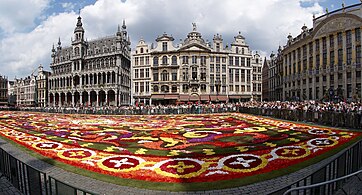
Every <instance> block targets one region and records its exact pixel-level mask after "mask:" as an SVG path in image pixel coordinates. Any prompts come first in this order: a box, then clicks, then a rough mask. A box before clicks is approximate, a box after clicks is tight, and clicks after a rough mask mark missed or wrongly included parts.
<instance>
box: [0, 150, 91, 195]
mask: <svg viewBox="0 0 362 195" xmlns="http://www.w3.org/2000/svg"><path fill="white" fill-rule="evenodd" d="M0 174H1V177H5V178H6V179H7V180H9V181H10V182H11V184H12V185H13V186H14V187H15V188H17V189H18V190H19V191H20V192H21V193H22V194H25V195H33V194H34V195H48V194H50V195H53V194H55V195H60V194H67V195H68V194H69V195H72V194H73V195H78V194H83V195H96V193H93V192H90V191H87V190H83V189H80V188H77V187H74V186H72V185H69V184H66V183H64V182H61V181H59V180H57V179H55V178H53V177H51V176H47V175H46V174H45V173H43V172H41V171H39V170H37V169H36V168H34V167H32V166H30V165H27V164H25V163H24V162H21V161H20V160H18V159H17V158H15V157H14V156H12V155H10V154H9V153H7V152H6V151H5V150H3V149H2V148H0Z"/></svg>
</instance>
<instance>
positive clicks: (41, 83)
mask: <svg viewBox="0 0 362 195" xmlns="http://www.w3.org/2000/svg"><path fill="white" fill-rule="evenodd" d="M49 76H50V72H48V71H45V70H44V69H43V66H42V65H39V67H38V76H37V77H36V83H37V87H36V91H37V96H36V99H37V106H39V107H47V106H48V101H49V100H48V79H49Z"/></svg>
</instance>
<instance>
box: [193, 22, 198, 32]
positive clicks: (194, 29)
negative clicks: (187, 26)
mask: <svg viewBox="0 0 362 195" xmlns="http://www.w3.org/2000/svg"><path fill="white" fill-rule="evenodd" d="M196 30H197V28H196V23H195V22H193V23H192V31H196Z"/></svg>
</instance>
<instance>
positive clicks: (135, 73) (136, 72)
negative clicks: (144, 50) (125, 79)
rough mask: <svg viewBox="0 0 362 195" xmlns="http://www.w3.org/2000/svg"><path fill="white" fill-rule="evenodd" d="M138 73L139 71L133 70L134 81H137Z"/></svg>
mask: <svg viewBox="0 0 362 195" xmlns="http://www.w3.org/2000/svg"><path fill="white" fill-rule="evenodd" d="M138 71H139V70H138V69H135V70H134V78H135V79H138V76H139V75H138Z"/></svg>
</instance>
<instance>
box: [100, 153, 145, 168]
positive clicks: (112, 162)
mask: <svg viewBox="0 0 362 195" xmlns="http://www.w3.org/2000/svg"><path fill="white" fill-rule="evenodd" d="M144 162H145V160H143V159H142V158H139V157H136V156H128V155H119V156H111V157H107V158H103V159H102V160H100V161H98V163H97V164H98V166H99V167H101V168H102V169H104V170H107V171H112V172H128V171H135V170H138V169H140V168H141V167H142V164H143V163H144Z"/></svg>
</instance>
